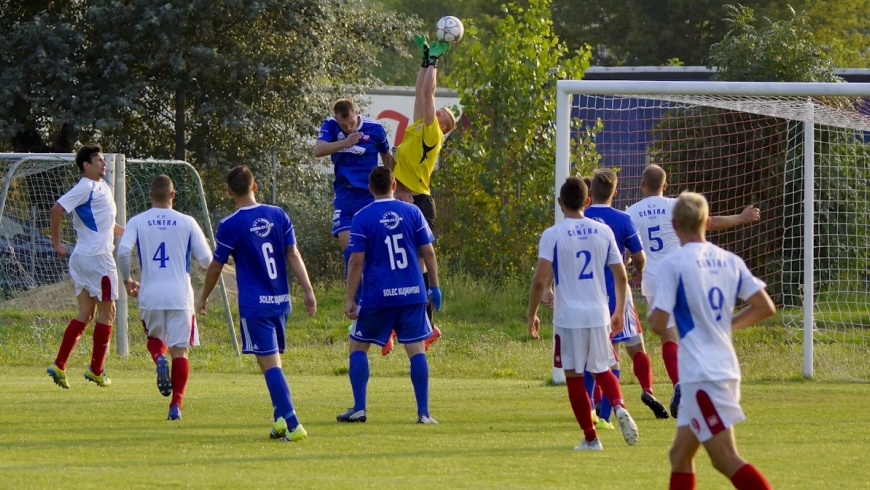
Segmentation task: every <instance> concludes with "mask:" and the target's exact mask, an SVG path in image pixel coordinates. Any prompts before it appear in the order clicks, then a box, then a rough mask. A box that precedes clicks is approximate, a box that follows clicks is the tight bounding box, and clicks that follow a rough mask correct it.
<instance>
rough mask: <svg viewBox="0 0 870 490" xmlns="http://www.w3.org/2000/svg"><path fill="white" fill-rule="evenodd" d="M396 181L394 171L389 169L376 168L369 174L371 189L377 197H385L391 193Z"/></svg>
mask: <svg viewBox="0 0 870 490" xmlns="http://www.w3.org/2000/svg"><path fill="white" fill-rule="evenodd" d="M395 180H396V179H395V177H393V171H392V170H390V169H388V168H387V167H375V168H373V169H372V171H371V173H370V174H369V187H371V188H372V193H374V194H375V195H377V196H384V195H386V194H389V193H390V190H391V189H392V188H393V182H395Z"/></svg>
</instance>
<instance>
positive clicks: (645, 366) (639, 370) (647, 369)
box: [631, 351, 653, 395]
mask: <svg viewBox="0 0 870 490" xmlns="http://www.w3.org/2000/svg"><path fill="white" fill-rule="evenodd" d="M631 360H632V363H633V364H634V375H635V377H637V381H638V383H640V389H642V390H643V391H645V392H647V393H649V394H650V395H652V392H653V391H652V384H653V373H652V364H650V362H649V356H648V355H646V352H642V351H641V352H638V353H636V354H635V355H634V356H632V358H631Z"/></svg>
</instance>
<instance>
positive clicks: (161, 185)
mask: <svg viewBox="0 0 870 490" xmlns="http://www.w3.org/2000/svg"><path fill="white" fill-rule="evenodd" d="M174 190H175V186H173V185H172V179H170V178H169V176H168V175H162V174H161V175H158V176H157V177H154V178H153V179H151V199H153V200H154V201H155V202H166V201H168V200H169V197H170V195H171V194H172V191H174Z"/></svg>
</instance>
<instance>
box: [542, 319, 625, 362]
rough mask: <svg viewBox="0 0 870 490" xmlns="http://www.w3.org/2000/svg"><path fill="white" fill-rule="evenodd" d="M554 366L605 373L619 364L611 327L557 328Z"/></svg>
mask: <svg viewBox="0 0 870 490" xmlns="http://www.w3.org/2000/svg"><path fill="white" fill-rule="evenodd" d="M553 336H554V343H553V344H554V347H553V366H554V367H557V368H562V369H571V370H574V371H577V372H578V373H582V372H583V370H584V369H585V370H586V371H589V372H592V373H603V372H604V371H607V370H608V369H610V366H612V365H614V364H616V356H615V355H614V354H613V345H612V344H611V343H610V325H607V326H604V327H597V328H562V327H553Z"/></svg>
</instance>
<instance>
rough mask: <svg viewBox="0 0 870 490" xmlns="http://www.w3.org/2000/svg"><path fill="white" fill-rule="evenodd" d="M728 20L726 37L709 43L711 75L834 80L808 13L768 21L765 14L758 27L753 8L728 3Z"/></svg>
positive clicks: (718, 77) (761, 79) (742, 78)
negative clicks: (815, 37)
mask: <svg viewBox="0 0 870 490" xmlns="http://www.w3.org/2000/svg"><path fill="white" fill-rule="evenodd" d="M725 8H726V9H727V10H728V16H727V18H726V20H727V21H728V24H729V30H728V33H727V34H726V35H725V38H724V39H723V40H722V41H720V42H718V43H716V44H714V45H713V46H711V47H710V56H709V59H708V61H707V66H709V67H713V66H715V67H716V68H717V71H716V74H715V76H714V78H715V79H716V80H728V81H735V82H739V81H753V82H838V81H842V80H840V78H839V77H837V76H835V75H834V74H833V70H834V63H833V61H832V60H831V58H830V57H829V56H827V55H825V53H824V52H823V50H822V48H821V47H820V46H818V45H817V44H816V42H815V40H814V38H813V30H812V27H811V26H810V23H809V16H808V15H807V13H806V12H800V13H796V12H795V11H794V10H792V11H791V17H789V18H787V19H784V20H780V21H776V22H774V21H771V20H770V19H768V18H766V17H763V18H762V19H761V21H762V24H763V27H762V28H760V29H759V28H756V27H755V26H754V25H753V24H754V23H756V22H757V20H758V19H756V16H755V12H754V11H753V10H752V9H751V8H748V7H745V6H742V5H738V6H733V5H726V6H725Z"/></svg>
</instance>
